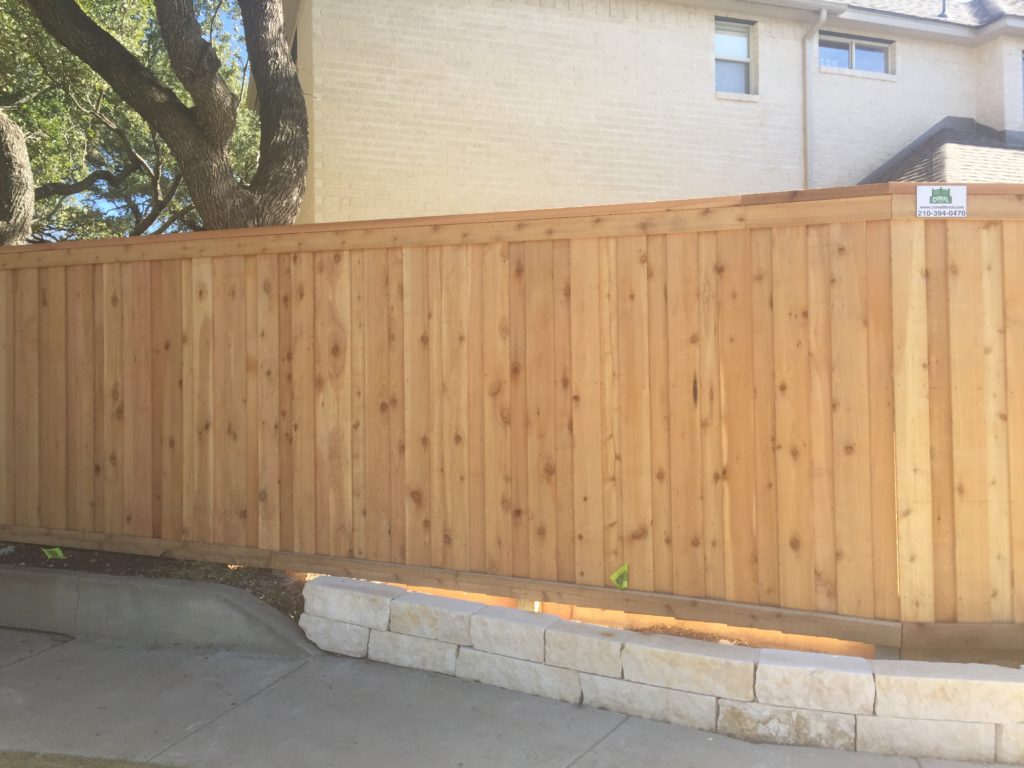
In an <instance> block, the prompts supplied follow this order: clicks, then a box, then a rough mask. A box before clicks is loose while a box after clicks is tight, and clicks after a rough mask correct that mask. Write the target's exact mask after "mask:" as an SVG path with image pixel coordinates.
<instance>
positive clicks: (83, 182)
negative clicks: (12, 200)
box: [35, 166, 136, 201]
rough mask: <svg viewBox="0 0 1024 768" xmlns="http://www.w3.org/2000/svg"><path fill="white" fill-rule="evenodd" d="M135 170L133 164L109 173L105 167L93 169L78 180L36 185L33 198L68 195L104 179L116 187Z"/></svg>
mask: <svg viewBox="0 0 1024 768" xmlns="http://www.w3.org/2000/svg"><path fill="white" fill-rule="evenodd" d="M134 170H136V169H135V167H134V166H129V167H128V168H125V169H124V170H122V171H121V172H120V173H111V172H110V171H108V170H106V169H105V168H100V169H98V170H95V171H93V172H92V173H90V174H89V175H88V176H86V177H85V178H84V179H79V180H78V181H55V182H51V183H49V184H42V185H40V186H38V187H36V193H35V199H36V200H37V201H38V200H45V199H46V198H48V197H69V196H70V195H77V194H79V193H80V192H87V191H88V190H90V189H92V188H93V187H94V186H96V184H97V183H98V182H100V181H105V182H107V184H109V185H110V186H112V187H116V186H117V185H119V184H121V183H122V182H123V181H124V180H125V179H127V178H128V177H129V176H130V175H131V174H132V172H133V171H134Z"/></svg>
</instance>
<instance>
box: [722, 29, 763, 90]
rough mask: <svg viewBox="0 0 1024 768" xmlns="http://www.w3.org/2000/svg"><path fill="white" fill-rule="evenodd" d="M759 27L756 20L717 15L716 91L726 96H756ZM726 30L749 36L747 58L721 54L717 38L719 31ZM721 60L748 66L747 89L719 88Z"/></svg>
mask: <svg viewBox="0 0 1024 768" xmlns="http://www.w3.org/2000/svg"><path fill="white" fill-rule="evenodd" d="M756 27H757V22H756V21H750V20H747V19H734V18H729V17H726V16H716V17H715V35H714V41H713V42H714V43H715V45H714V46H713V49H712V50H713V51H714V56H715V65H716V66H715V70H716V72H715V93H716V94H720V95H725V96H756V95H757V35H756V34H755V31H756ZM720 31H724V32H742V33H744V34H745V35H746V37H747V56H746V57H745V58H742V57H737V56H719V55H718V51H717V40H718V33H719V32H720ZM720 61H726V62H731V63H733V64H743V65H745V66H746V67H747V90H745V91H722V90H719V88H718V73H717V69H718V67H717V64H718V62H720Z"/></svg>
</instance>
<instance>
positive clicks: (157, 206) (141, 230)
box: [131, 176, 181, 236]
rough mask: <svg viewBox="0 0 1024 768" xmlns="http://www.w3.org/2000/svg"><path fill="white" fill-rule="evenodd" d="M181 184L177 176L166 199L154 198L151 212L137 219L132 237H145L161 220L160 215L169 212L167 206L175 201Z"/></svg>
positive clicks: (150, 208)
mask: <svg viewBox="0 0 1024 768" xmlns="http://www.w3.org/2000/svg"><path fill="white" fill-rule="evenodd" d="M180 183H181V177H180V176H175V177H174V180H173V181H171V186H170V187H169V188H168V190H167V196H166V197H159V196H157V197H154V198H153V203H152V205H150V207H149V211H148V212H147V213H146V215H145V216H143V217H141V218H139V219H136V222H135V226H134V227H132V231H131V235H132V236H135V235H144V234H146V231H147V230H148V229H149V228H150V227H152V226H153V224H155V223H156V220H157V219H159V218H160V215H161V214H162V213H163V212H164V211H165V210H167V206H168V205H170V204H171V201H172V200H174V196H175V195H176V194H177V193H178V185H179V184H180Z"/></svg>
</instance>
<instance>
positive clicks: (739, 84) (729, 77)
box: [715, 61, 750, 93]
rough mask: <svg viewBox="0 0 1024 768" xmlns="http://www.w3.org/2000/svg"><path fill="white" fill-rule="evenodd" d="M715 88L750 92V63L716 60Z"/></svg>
mask: <svg viewBox="0 0 1024 768" xmlns="http://www.w3.org/2000/svg"><path fill="white" fill-rule="evenodd" d="M715 90H716V91H723V92H725V93H750V65H749V64H744V63H742V62H738V61H716V62H715Z"/></svg>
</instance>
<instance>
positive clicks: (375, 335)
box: [0, 185, 1024, 645]
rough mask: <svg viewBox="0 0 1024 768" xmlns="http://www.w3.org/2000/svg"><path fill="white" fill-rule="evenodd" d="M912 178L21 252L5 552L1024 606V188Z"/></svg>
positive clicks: (861, 628)
mask: <svg viewBox="0 0 1024 768" xmlns="http://www.w3.org/2000/svg"><path fill="white" fill-rule="evenodd" d="M913 192H914V189H913V187H910V186H907V185H879V186H872V187H860V188H851V189H844V190H832V191H819V192H807V193H795V194H790V195H762V196H756V197H746V198H721V199H715V200H703V201H690V202H680V203H661V204H646V205H634V206H614V207H605V208H599V209H597V208H595V209H576V210H559V211H541V212H532V213H525V214H497V215H480V216H462V217H446V218H436V219H420V220H401V221H389V222H372V223H359V224H331V225H314V226H299V227H289V228H281V229H273V230H248V231H240V232H215V233H206V234H195V235H184V236H171V237H158V238H142V239H133V240H124V241H96V242H82V243H74V244H71V245H60V246H54V247H51V246H39V247H31V248H20V249H19V248H7V249H0V538H7V539H19V540H26V541H39V542H54V543H60V542H63V543H64V544H67V545H71V544H80V545H83V546H90V547H109V548H115V549H123V550H127V551H137V552H148V553H153V552H170V553H176V554H179V555H182V556H195V557H208V558H214V559H224V560H234V561H240V562H250V563H256V564H264V565H275V566H280V567H289V568H293V569H302V570H314V571H330V572H335V573H349V574H353V575H362V576H368V577H372V578H386V579H392V580H396V581H405V582H410V583H426V584H434V585H443V586H448V587H453V588H462V589H475V590H477V591H488V592H496V593H504V594H516V595H520V596H527V595H529V596H537V597H540V596H543V597H545V598H546V599H550V600H561V601H563V602H578V603H589V604H596V605H602V606H606V607H618V608H623V609H626V610H638V611H646V612H654V613H671V614H675V615H679V616H688V617H695V618H707V619H715V620H721V621H731V622H733V623H739V624H753V625H761V626H769V627H774V628H780V629H788V630H789V631H795V632H822V633H826V632H827V633H830V634H835V635H839V636H846V637H853V638H858V639H866V640H870V641H876V642H882V643H885V644H889V645H898V644H900V642H905V641H906V637H905V636H904V635H905V630H906V628H907V627H911V626H913V627H915V628H916V630H917V631H919V632H926V631H927V629H928V628H927V627H921V626H919V623H922V622H923V623H932V622H935V623H938V624H947V623H953V622H960V623H967V624H970V625H978V624H999V623H1003V624H1012V623H1013V622H1018V623H1020V622H1024V221H1022V219H1024V202H1022V200H1024V186H1020V187H1006V186H976V187H971V189H970V201H969V211H970V215H969V218H967V219H961V220H949V221H923V220H916V219H914V218H913V216H914V209H913V205H914V203H913ZM624 563H628V564H629V589H628V590H627V591H625V592H618V591H616V590H615V589H614V588H611V587H609V586H606V585H608V584H609V581H608V575H609V574H610V573H611V572H612V571H613V570H615V569H616V568H618V567H619V566H620V565H622V564H624ZM808 612H809V613H808ZM1008 629H1009V627H1008ZM1017 634H1020V633H1019V631H1018V633H1017ZM991 636H992V635H991V634H990V635H986V637H991Z"/></svg>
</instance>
